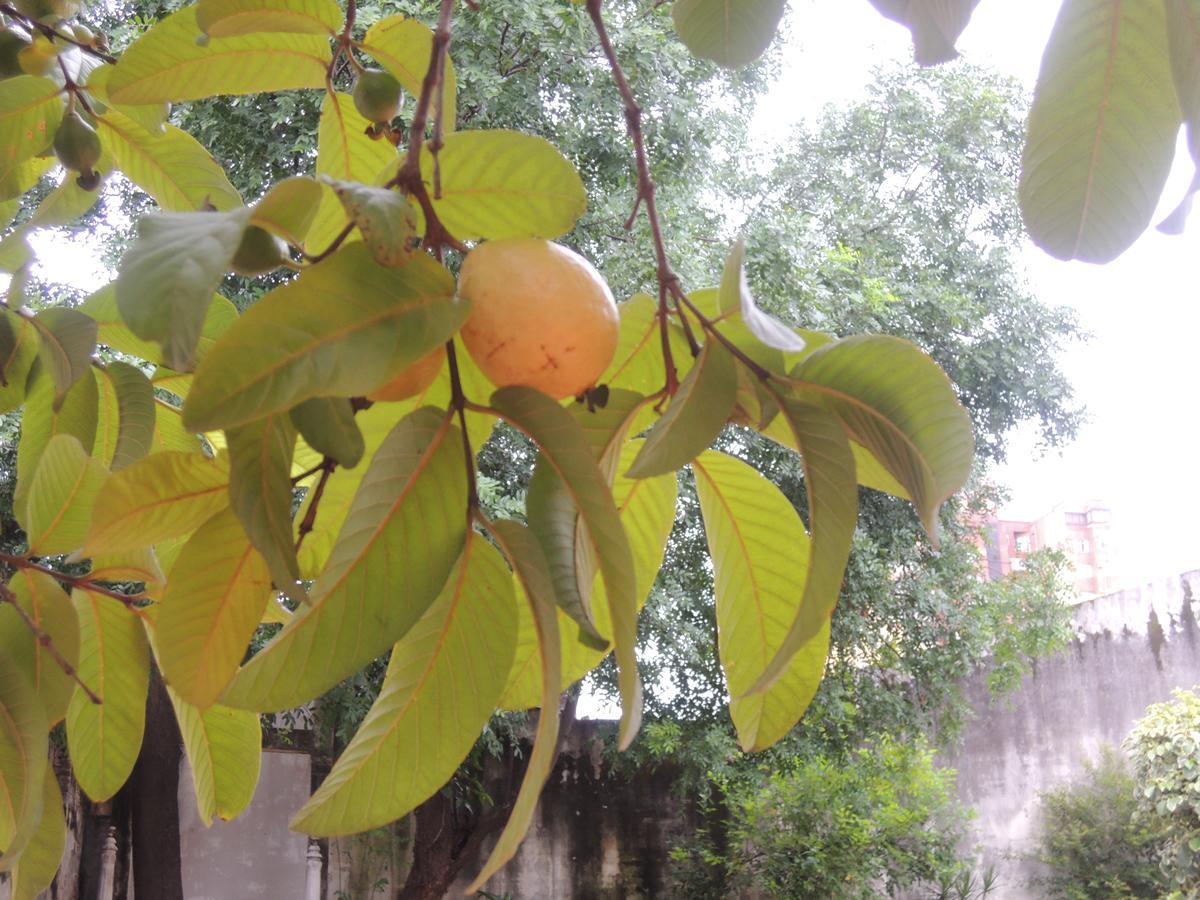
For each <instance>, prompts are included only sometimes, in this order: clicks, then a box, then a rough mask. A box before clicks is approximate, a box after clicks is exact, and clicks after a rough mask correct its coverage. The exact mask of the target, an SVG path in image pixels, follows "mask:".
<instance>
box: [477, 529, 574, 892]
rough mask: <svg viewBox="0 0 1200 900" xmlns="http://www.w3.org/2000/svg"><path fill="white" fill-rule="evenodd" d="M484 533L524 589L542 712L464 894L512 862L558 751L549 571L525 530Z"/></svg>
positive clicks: (557, 667) (557, 675)
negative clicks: (504, 810)
mask: <svg viewBox="0 0 1200 900" xmlns="http://www.w3.org/2000/svg"><path fill="white" fill-rule="evenodd" d="M487 530H488V532H489V533H490V534H491V535H492V536H493V537H494V538H495V539H496V543H498V544H499V545H500V549H501V550H502V551H503V552H504V554H505V556H507V557H508V559H509V562H510V563H511V564H512V566H513V574H514V575H515V577H516V579H517V581H518V583H519V584H520V585H521V587H522V588H523V590H522V591H521V594H522V595H523V597H522V599H523V600H525V601H526V602H527V603H528V605H529V611H530V613H531V615H532V618H533V621H534V626H535V629H536V631H537V657H538V659H539V660H540V661H541V666H540V668H541V686H542V695H541V703H540V706H541V710H542V711H541V713H540V714H539V715H538V724H537V734H536V735H535V736H534V740H533V753H532V754H531V755H530V757H529V765H528V766H527V767H526V769H525V777H524V778H523V779H522V780H521V790H520V791H519V792H518V794H517V799H516V801H515V802H514V803H513V808H512V812H511V813H510V814H509V816H508V822H507V823H506V824H505V826H504V831H503V832H501V834H500V837H499V839H497V841H496V844H495V846H494V847H493V848H492V852H491V854H489V856H488V859H487V862H485V863H484V864H483V868H482V870H480V872H479V874H478V875H476V876H475V880H474V881H473V882H472V883H471V886H470V887H469V888H467V893H468V894H474V893H475V892H476V891H478V890H479V889H480V888H481V887H482V886H483V883H484V882H486V881H487V880H488V878H490V877H491V876H492V875H493V874H494V873H495V872H496V871H498V870H499V869H500V867H501V866H503V865H504V864H505V863H506V862H508V861H509V860H510V859H512V858H513V856H514V855H515V854H516V852H517V847H518V846H520V843H521V841H522V840H523V839H524V837H525V833H526V832H527V831H528V830H529V823H530V821H531V820H532V819H533V813H534V810H536V809H537V803H538V798H540V797H541V794H542V788H543V787H545V784H546V780H547V779H548V778H549V777H550V772H551V770H552V769H553V768H554V758H555V756H556V755H557V752H558V728H559V716H558V696H559V685H560V684H561V682H562V671H561V654H562V651H561V649H560V647H559V636H558V617H557V613H556V611H555V604H554V585H553V583H552V582H551V579H550V569H549V566H548V565H547V563H546V558H545V557H544V556H543V555H542V551H541V548H540V547H539V546H538V543H537V541H536V540H535V539H534V538H533V536H532V535H531V534H530V533H529V531H528V529H526V528H524V527H523V526H521V525H519V524H517V523H516V522H505V521H499V522H491V523H489V524H488V526H487Z"/></svg>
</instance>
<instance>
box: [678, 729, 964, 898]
mask: <svg viewBox="0 0 1200 900" xmlns="http://www.w3.org/2000/svg"><path fill="white" fill-rule="evenodd" d="M954 777H955V775H954V772H953V771H952V770H950V769H939V768H937V767H936V766H935V765H934V764H933V754H932V752H931V751H930V750H928V749H927V748H926V747H925V746H924V745H923V744H918V745H916V746H906V745H903V744H900V743H897V742H895V741H892V740H890V739H883V740H880V741H878V742H877V743H875V744H873V745H871V746H869V747H865V748H862V749H860V750H857V751H855V752H853V753H850V754H849V755H848V756H847V757H846V758H845V759H841V760H835V759H831V758H827V757H824V756H816V757H813V758H809V759H800V760H796V761H794V762H793V763H792V764H791V765H788V766H784V767H782V768H779V769H778V770H776V771H772V772H764V773H762V775H761V777H760V778H758V779H746V780H742V781H739V782H737V783H727V784H725V785H723V787H724V807H725V810H726V819H727V821H726V823H725V827H724V828H721V829H713V828H710V829H709V830H708V831H701V832H700V833H698V835H697V837H696V838H694V839H693V840H692V841H691V842H689V843H688V844H686V845H683V846H680V847H678V848H676V850H675V853H674V854H673V855H674V861H675V870H674V873H675V879H676V888H677V893H678V895H679V896H689V897H715V896H728V893H729V892H732V891H735V890H747V889H748V890H751V891H756V892H761V893H764V894H767V895H768V896H771V897H779V898H829V900H858V898H875V897H879V896H881V895H883V894H887V895H889V896H891V895H894V894H896V893H897V892H899V891H902V890H911V889H913V888H916V887H918V886H924V887H925V888H928V889H929V890H928V891H927V893H930V892H931V893H932V894H933V895H934V896H939V895H944V896H957V895H958V893H959V892H956V890H955V888H954V885H957V884H960V883H964V884H965V883H966V882H965V881H963V880H962V876H963V873H964V871H965V867H964V865H963V862H962V860H961V859H960V857H959V855H958V852H957V849H956V848H957V845H958V843H959V840H960V838H961V837H962V835H963V833H964V826H965V823H966V815H965V814H964V813H963V812H962V811H961V809H960V807H959V806H958V803H957V801H956V799H955V796H954ZM717 831H720V832H723V834H720V835H717ZM718 836H719V837H720V840H717V839H716V838H717V837H718ZM969 894H970V895H971V896H981V893H980V892H979V891H978V889H977V888H971V890H970V891H969Z"/></svg>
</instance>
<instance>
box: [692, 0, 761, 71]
mask: <svg viewBox="0 0 1200 900" xmlns="http://www.w3.org/2000/svg"><path fill="white" fill-rule="evenodd" d="M783 7H784V0H675V3H674V4H673V5H672V7H671V18H672V19H674V20H675V30H676V31H677V32H678V33H679V38H680V40H682V41H683V42H684V43H685V44H686V45H687V48H688V49H689V50H691V51H692V53H694V54H695V55H696V56H699V57H702V58H704V59H711V60H712V61H713V62H715V63H717V64H719V65H722V66H725V67H727V68H730V69H736V68H738V67H739V66H744V65H747V64H749V63H752V62H754V61H755V60H756V59H758V58H759V57H760V56H762V54H763V53H764V52H765V51H766V49H767V47H769V46H770V44H771V39H772V38H774V37H775V30H776V29H777V28H778V27H779V20H780V18H782V17H783Z"/></svg>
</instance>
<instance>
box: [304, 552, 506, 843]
mask: <svg viewBox="0 0 1200 900" xmlns="http://www.w3.org/2000/svg"><path fill="white" fill-rule="evenodd" d="M516 630H517V629H516V610H515V602H514V598H513V585H512V577H511V575H510V574H509V571H508V568H507V567H506V566H505V565H504V560H503V558H502V557H501V556H500V554H499V552H497V551H496V549H495V548H494V547H492V545H491V544H489V543H488V542H487V541H486V540H484V539H483V538H482V537H479V536H478V535H475V534H474V533H468V537H467V540H466V545H465V546H464V548H463V551H462V555H461V557H460V558H459V560H458V563H457V564H456V565H455V567H454V570H453V571H452V572H451V573H450V577H449V580H448V581H447V582H446V585H445V587H444V588H443V589H442V591H441V593H440V594H439V596H438V597H437V599H436V600H435V601H434V602H433V605H431V606H430V607H429V609H428V611H427V612H426V613H425V614H424V615H423V616H422V617H421V619H420V620H419V621H418V622H417V623H416V624H415V625H413V627H412V629H411V630H410V631H409V632H408V633H407V634H406V635H405V636H404V637H403V638H402V639H401V640H400V641H399V642H398V643H397V644H396V646H395V647H394V648H392V657H391V661H390V662H389V665H388V671H387V675H386V677H385V678H384V681H383V687H382V688H381V689H380V692H379V697H378V698H377V699H376V701H375V703H374V704H373V705H372V707H371V711H370V712H369V713H367V717H366V719H365V720H363V723H362V725H361V726H360V727H359V729H358V733H357V734H356V735H355V736H354V738H353V739H352V740H351V741H350V745H349V746H348V747H347V748H346V750H345V752H344V753H342V755H341V756H340V757H339V758H338V761H337V762H336V763H335V764H334V767H333V770H332V771H331V772H330V773H329V776H328V777H327V778H326V779H325V781H324V783H323V784H322V785H321V787H320V788H318V790H317V792H316V793H315V794H314V795H313V796H312V798H311V799H310V800H309V801H308V802H307V803H306V804H305V805H304V806H303V807H302V808H301V810H300V811H299V812H298V813H297V814H296V816H295V817H294V818H293V819H292V821H291V822H290V823H289V827H291V828H292V829H294V830H296V831H302V832H304V833H305V834H310V835H330V834H349V833H353V832H359V831H366V830H367V829H369V828H374V827H376V826H379V825H385V824H387V823H388V822H392V821H394V820H395V819H398V818H399V817H401V816H403V815H405V814H406V813H408V812H409V811H410V810H412V809H414V808H415V807H416V806H417V805H418V804H420V803H421V802H423V801H424V800H425V799H427V798H428V797H429V796H430V795H432V794H433V793H435V792H436V791H437V790H438V789H439V788H440V787H441V786H442V785H443V784H445V783H446V781H447V780H448V779H449V778H450V776H452V775H453V774H454V771H455V769H457V768H458V765H459V763H460V762H462V760H463V759H464V758H465V757H466V755H467V753H469V752H470V750H471V748H472V747H473V746H474V745H475V742H476V741H477V740H478V739H479V733H480V731H481V730H482V729H483V727H484V725H486V724H487V721H488V718H489V717H490V716H491V714H492V710H493V709H494V708H495V705H496V700H497V698H498V697H499V696H500V692H501V691H502V690H503V689H504V681H505V678H506V676H507V675H508V669H509V666H510V665H511V664H512V654H513V644H514V642H515V640H516Z"/></svg>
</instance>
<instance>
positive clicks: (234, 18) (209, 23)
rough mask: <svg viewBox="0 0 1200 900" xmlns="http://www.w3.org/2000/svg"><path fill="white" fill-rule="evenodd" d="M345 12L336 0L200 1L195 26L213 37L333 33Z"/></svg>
mask: <svg viewBox="0 0 1200 900" xmlns="http://www.w3.org/2000/svg"><path fill="white" fill-rule="evenodd" d="M342 18H343V17H342V11H341V9H339V8H338V5H337V4H336V3H334V2H333V0H200V2H199V3H197V4H196V25H197V27H199V28H200V30H201V31H203V32H204V33H205V34H207V35H208V36H209V37H210V38H219V37H233V36H236V35H239V34H254V33H255V32H259V31H269V32H281V33H288V34H321V35H329V36H333V35H335V34H337V33H338V32H339V31H341V28H342Z"/></svg>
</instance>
